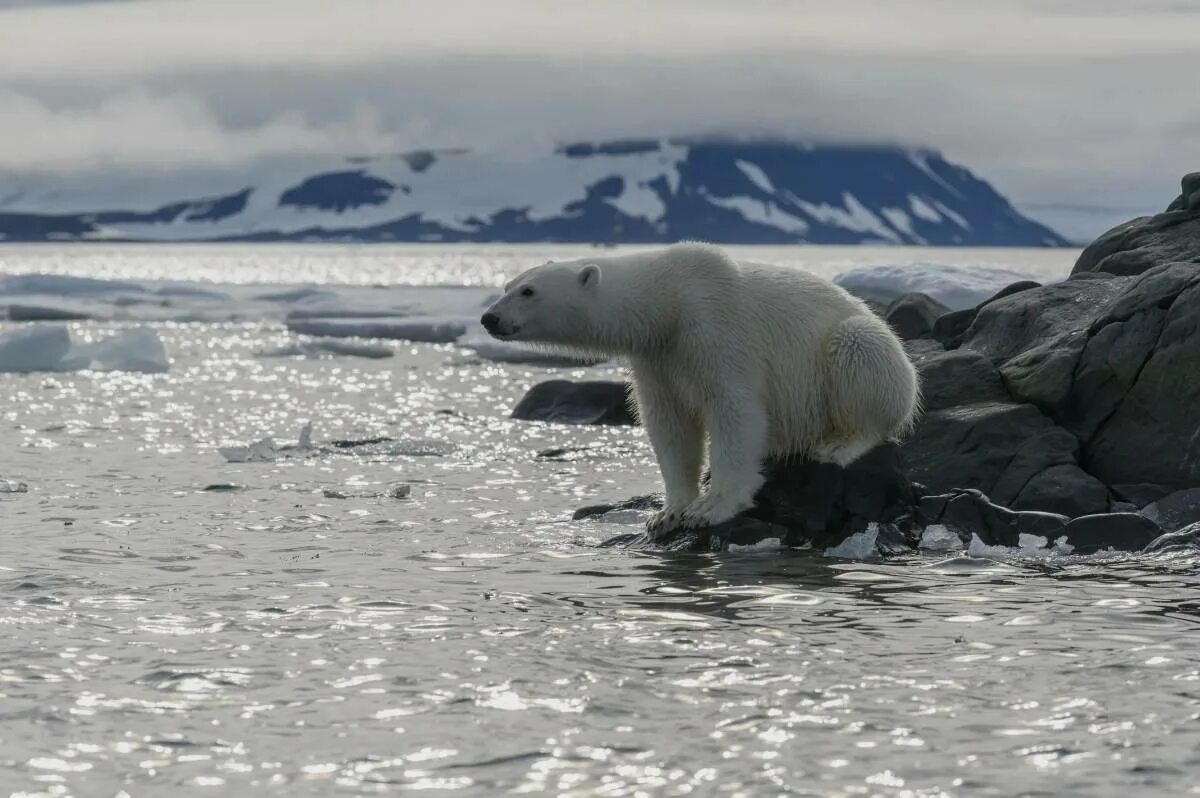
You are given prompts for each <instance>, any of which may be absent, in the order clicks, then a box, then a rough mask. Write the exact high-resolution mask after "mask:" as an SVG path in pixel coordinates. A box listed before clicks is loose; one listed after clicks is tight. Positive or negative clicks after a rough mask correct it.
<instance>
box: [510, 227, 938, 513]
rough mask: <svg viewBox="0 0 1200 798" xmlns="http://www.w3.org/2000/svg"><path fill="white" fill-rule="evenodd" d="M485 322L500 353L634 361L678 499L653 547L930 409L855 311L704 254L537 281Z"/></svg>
mask: <svg viewBox="0 0 1200 798" xmlns="http://www.w3.org/2000/svg"><path fill="white" fill-rule="evenodd" d="M526 289H532V290H533V292H534V293H533V295H532V296H526V295H525V292H526ZM489 313H493V314H495V315H496V317H497V318H498V320H499V321H498V322H496V323H495V324H494V325H493V329H491V330H490V332H491V333H492V334H493V335H495V336H496V337H498V338H503V339H507V340H523V341H532V342H535V343H542V344H546V345H550V346H554V347H560V348H567V349H571V350H574V351H580V352H584V353H599V354H603V355H606V356H624V357H626V358H628V360H629V363H630V365H631V366H632V370H633V380H634V386H635V397H636V406H637V410H638V412H639V414H640V416H641V419H642V423H643V424H644V425H645V428H646V432H647V434H648V435H649V438H650V442H651V444H652V445H653V447H654V452H655V454H656V456H657V457H658V463H659V468H660V470H661V471H662V476H663V482H664V483H665V488H666V501H665V505H664V508H663V510H662V511H661V512H660V513H658V514H657V515H656V516H655V517H654V518H653V519H652V520H651V521H650V524H649V527H650V531H651V533H652V534H662V533H664V532H666V531H668V530H670V529H671V528H673V527H675V526H676V525H678V524H679V523H684V524H716V523H720V522H722V521H725V520H727V519H729V518H731V517H732V516H734V515H736V514H737V513H739V512H741V511H742V510H745V509H746V508H748V507H750V506H751V504H752V503H753V500H754V494H755V493H756V492H757V491H758V489H759V488H760V487H761V486H762V482H763V477H762V474H761V470H762V463H763V460H764V459H765V458H766V457H768V456H772V455H773V456H780V457H784V456H790V455H796V456H803V457H814V458H817V459H820V460H825V461H828V462H834V463H837V464H839V465H847V464H849V463H851V462H853V461H854V460H855V459H857V458H858V457H860V456H861V455H863V454H864V453H866V452H867V451H868V450H870V449H871V448H873V447H874V446H876V445H877V444H879V443H882V442H883V441H886V440H889V439H893V438H896V437H898V436H900V435H903V434H904V433H906V432H907V431H908V430H909V428H910V427H911V425H912V421H913V417H914V415H915V413H916V411H917V407H918V403H919V396H918V387H917V376H916V371H915V370H914V369H913V367H912V364H911V363H910V362H909V360H908V357H907V356H906V355H905V353H904V349H903V347H902V346H901V345H900V341H899V340H898V339H897V338H896V336H895V334H894V333H893V332H892V331H891V330H890V329H889V328H888V326H887V324H886V323H884V322H883V321H882V320H880V319H879V318H878V317H877V316H875V315H874V314H873V313H871V311H870V310H869V309H868V308H867V306H866V305H864V304H863V303H862V302H860V301H859V300H858V299H856V298H854V297H853V296H851V295H850V294H849V293H847V292H846V291H844V290H843V289H841V288H839V287H838V286H836V285H834V284H833V283H831V282H829V281H827V280H823V279H821V278H818V277H816V276H814V275H811V274H808V273H807V272H803V271H799V270H797V269H788V268H782V267H776V266H767V265H761V264H755V263H735V262H734V261H732V260H730V259H729V258H728V257H727V256H726V255H725V254H724V253H723V252H722V251H721V250H719V249H717V248H715V247H710V246H706V245H702V244H678V245H675V246H671V247H667V248H665V249H659V250H655V251H650V252H642V253H637V254H633V255H620V256H616V257H605V258H587V259H584V260H579V261H572V262H569V263H548V264H546V265H544V266H538V267H535V268H533V269H530V270H529V271H527V272H525V273H524V274H522V275H520V276H519V277H517V278H516V279H515V280H513V281H512V282H511V283H509V284H508V285H507V286H506V287H505V295H504V296H503V297H501V298H500V299H499V300H497V301H496V303H495V304H494V305H492V307H491V308H489ZM706 438H707V441H708V448H709V467H710V469H711V471H712V479H711V482H710V484H709V488H708V490H707V491H706V492H704V493H703V494H702V493H701V492H700V484H699V483H700V473H701V469H702V467H703V460H704V448H705V440H706Z"/></svg>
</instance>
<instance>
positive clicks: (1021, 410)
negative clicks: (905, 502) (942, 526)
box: [903, 402, 1079, 504]
mask: <svg viewBox="0 0 1200 798" xmlns="http://www.w3.org/2000/svg"><path fill="white" fill-rule="evenodd" d="M1078 447H1079V444H1078V441H1076V440H1075V437H1074V436H1073V435H1071V434H1070V433H1069V432H1067V431H1065V430H1063V429H1061V428H1059V427H1056V426H1055V425H1054V423H1053V422H1051V421H1050V419H1048V418H1046V417H1045V416H1044V415H1042V413H1041V411H1039V410H1038V409H1037V408H1036V407H1034V406H1033V405H1028V404H1024V405H1018V404H1012V403H1004V402H981V403H978V404H967V405H959V406H957V407H947V408H945V409H941V410H934V411H932V412H929V413H926V414H925V416H924V417H923V418H922V419H921V420H920V422H919V423H918V425H917V428H916V431H915V432H914V433H913V436H912V437H911V438H910V439H909V440H908V441H906V442H905V443H904V445H903V449H904V456H905V459H906V460H907V461H908V463H909V475H910V476H911V477H912V478H913V479H916V480H919V481H920V482H921V483H922V484H925V485H928V486H929V489H930V490H932V491H934V492H938V493H942V492H946V491H950V490H954V489H956V488H974V489H977V490H980V491H982V492H983V493H985V494H987V495H988V496H990V497H992V499H993V500H994V501H996V502H998V503H1000V504H1010V503H1011V502H1013V501H1014V500H1016V498H1017V496H1018V495H1020V493H1021V491H1022V489H1024V487H1025V486H1026V485H1027V484H1028V483H1029V481H1030V480H1031V479H1033V477H1035V476H1037V475H1038V474H1040V473H1042V472H1043V471H1045V470H1046V469H1048V468H1050V467H1051V466H1056V465H1075V462H1076V461H1075V453H1076V451H1077V449H1078Z"/></svg>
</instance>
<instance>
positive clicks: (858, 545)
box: [825, 523, 879, 560]
mask: <svg viewBox="0 0 1200 798" xmlns="http://www.w3.org/2000/svg"><path fill="white" fill-rule="evenodd" d="M878 539H879V524H875V523H871V524H867V528H866V529H864V530H863V531H862V532H855V533H854V534H853V535H851V536H850V537H848V538H846V539H845V540H843V541H842V542H841V543H839V544H837V545H836V546H831V547H830V548H828V549H825V556H826V557H844V558H845V559H847V560H868V559H871V558H872V557H874V556H876V554H877V553H878V552H877V550H876V548H875V541H876V540H878Z"/></svg>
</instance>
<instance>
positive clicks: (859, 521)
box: [576, 443, 920, 553]
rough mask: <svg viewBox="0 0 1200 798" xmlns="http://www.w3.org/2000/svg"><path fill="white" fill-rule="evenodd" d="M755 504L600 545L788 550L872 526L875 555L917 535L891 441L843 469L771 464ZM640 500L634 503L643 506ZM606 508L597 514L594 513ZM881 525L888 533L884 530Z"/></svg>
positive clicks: (908, 487) (827, 544)
mask: <svg viewBox="0 0 1200 798" xmlns="http://www.w3.org/2000/svg"><path fill="white" fill-rule="evenodd" d="M764 473H765V476H766V482H765V483H764V484H763V487H762V488H761V489H760V490H759V492H758V494H757V495H756V496H755V500H754V506H753V507H752V508H750V509H749V510H747V511H746V512H744V513H742V514H740V515H739V516H737V517H736V518H734V519H732V520H731V521H729V522H726V523H724V524H718V525H717V526H713V527H704V528H701V529H684V528H681V529H676V530H674V531H672V532H670V533H668V534H667V535H666V536H665V538H663V539H661V540H659V541H653V542H652V541H650V540H649V539H648V538H647V537H646V535H645V534H644V533H629V534H625V535H618V536H617V537H615V538H612V539H610V540H608V541H606V542H605V543H604V544H603V545H605V546H620V547H639V548H640V547H652V548H663V549H666V550H669V551H723V550H725V549H727V548H729V546H730V545H741V546H746V545H753V544H755V543H759V542H761V541H763V540H767V539H778V540H780V542H781V544H782V545H784V546H789V547H808V546H812V547H815V548H820V549H826V548H831V547H835V546H838V545H840V544H841V543H843V542H844V541H845V540H846V539H847V538H848V537H850V536H851V535H854V534H855V533H858V532H864V531H866V530H867V529H868V527H869V526H870V525H871V524H875V525H876V526H875V529H876V531H877V535H876V541H877V544H876V545H877V546H878V549H879V550H880V551H881V552H884V553H889V552H896V551H900V550H903V551H912V550H913V549H914V548H915V547H916V543H917V541H918V539H919V537H920V527H919V525H918V523H917V519H916V515H915V513H916V503H917V494H916V491H915V489H914V487H913V484H912V483H911V482H910V481H909V479H908V477H907V476H906V474H905V471H904V467H903V460H902V456H901V453H900V449H899V447H898V446H896V445H895V444H891V443H887V444H883V445H881V446H877V447H876V448H875V449H872V450H871V451H870V452H868V453H867V454H865V455H863V456H862V457H861V458H859V459H858V460H856V461H855V462H853V463H851V464H850V465H849V466H847V467H846V468H841V467H839V466H836V465H833V464H831V463H816V462H813V461H810V460H801V459H788V460H773V461H770V462H768V463H767V464H766V466H765V472H764ZM644 499H645V497H639V498H638V499H636V500H631V501H637V502H642V501H644ZM624 506H625V505H611V506H610V505H597V506H595V507H592V508H583V509H581V510H580V511H578V512H577V513H576V516H577V517H586V516H580V514H581V513H586V514H587V515H588V516H591V515H598V514H601V513H602V512H609V511H611V510H614V509H621V508H623V507H624ZM601 507H603V508H605V509H603V510H600V509H599V508H601ZM885 527H886V528H885Z"/></svg>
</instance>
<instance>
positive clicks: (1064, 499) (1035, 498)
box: [1011, 465, 1110, 518]
mask: <svg viewBox="0 0 1200 798" xmlns="http://www.w3.org/2000/svg"><path fill="white" fill-rule="evenodd" d="M1109 505H1110V502H1109V495H1108V488H1107V487H1105V485H1104V483H1103V482H1101V481H1100V480H1098V479H1096V478H1095V477H1094V476H1092V475H1091V474H1089V473H1087V472H1086V471H1084V470H1083V469H1082V468H1080V467H1079V466H1076V465H1057V466H1051V467H1050V468H1047V469H1046V470H1045V471H1043V472H1041V473H1040V474H1038V475H1037V476H1035V477H1033V479H1031V480H1029V482H1027V483H1025V487H1024V488H1022V489H1021V492H1020V493H1019V494H1017V498H1016V499H1015V500H1014V501H1013V502H1012V505H1011V506H1012V508H1013V509H1014V510H1043V511H1045V512H1051V513H1059V514H1060V515H1065V516H1068V517H1070V518H1075V517H1076V516H1081V515H1094V514H1096V513H1106V512H1108V511H1109Z"/></svg>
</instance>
